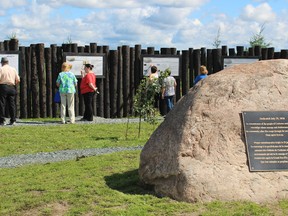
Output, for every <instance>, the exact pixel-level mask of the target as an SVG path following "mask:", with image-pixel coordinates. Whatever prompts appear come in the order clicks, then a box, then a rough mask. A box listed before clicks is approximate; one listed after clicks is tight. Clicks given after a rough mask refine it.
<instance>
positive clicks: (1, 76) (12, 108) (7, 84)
mask: <svg viewBox="0 0 288 216" xmlns="http://www.w3.org/2000/svg"><path fill="white" fill-rule="evenodd" d="M1 65H2V67H1V68H0V126H3V125H5V108H6V102H7V103H8V108H9V114H10V124H9V125H14V124H15V122H16V100H15V98H16V94H17V91H16V85H17V84H18V83H19V82H20V77H19V75H18V73H17V71H16V69H15V68H13V67H11V66H10V65H9V60H8V58H7V57H3V58H2V59H1Z"/></svg>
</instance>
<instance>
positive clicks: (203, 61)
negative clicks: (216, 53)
mask: <svg viewBox="0 0 288 216" xmlns="http://www.w3.org/2000/svg"><path fill="white" fill-rule="evenodd" d="M200 55H201V65H205V66H206V65H207V56H206V48H204V47H202V48H201V50H200Z"/></svg>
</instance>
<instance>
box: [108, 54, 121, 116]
mask: <svg viewBox="0 0 288 216" xmlns="http://www.w3.org/2000/svg"><path fill="white" fill-rule="evenodd" d="M109 56H110V58H109V66H110V74H109V76H110V77H109V79H110V89H109V90H110V102H111V105H110V107H111V109H110V116H111V117H112V118H116V117H117V98H118V93H117V89H118V87H117V84H118V59H119V58H118V50H111V51H110V54H109Z"/></svg>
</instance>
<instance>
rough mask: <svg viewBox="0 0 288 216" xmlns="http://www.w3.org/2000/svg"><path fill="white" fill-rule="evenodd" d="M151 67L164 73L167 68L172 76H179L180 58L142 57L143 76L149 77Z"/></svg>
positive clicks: (167, 56)
mask: <svg viewBox="0 0 288 216" xmlns="http://www.w3.org/2000/svg"><path fill="white" fill-rule="evenodd" d="M153 65H155V66H156V67H157V69H158V71H165V70H166V69H167V68H170V70H171V75H172V76H174V77H179V76H180V56H175V55H173V56H169V55H162V56H161V55H143V56H142V69H143V76H149V75H150V74H151V67H152V66H153Z"/></svg>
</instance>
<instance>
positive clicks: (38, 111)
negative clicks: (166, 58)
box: [0, 39, 288, 118]
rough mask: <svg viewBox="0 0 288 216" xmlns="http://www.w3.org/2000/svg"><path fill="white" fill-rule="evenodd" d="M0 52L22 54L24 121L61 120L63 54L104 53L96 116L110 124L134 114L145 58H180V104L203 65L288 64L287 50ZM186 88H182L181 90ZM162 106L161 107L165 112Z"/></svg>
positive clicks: (36, 48) (2, 46) (8, 43)
mask: <svg viewBox="0 0 288 216" xmlns="http://www.w3.org/2000/svg"><path fill="white" fill-rule="evenodd" d="M0 51H19V52H20V68H21V73H20V77H21V83H20V86H18V93H19V94H18V97H17V107H18V113H17V116H18V117H20V118H45V117H57V116H59V114H58V111H57V110H58V109H59V107H58V105H57V104H55V103H54V102H53V97H54V94H55V91H56V86H55V81H56V78H57V76H58V73H59V72H60V70H61V65H62V63H63V53H64V52H69V53H75V54H77V53H79V54H81V53H101V54H105V56H106V60H107V61H106V65H105V67H104V68H105V71H104V76H105V78H97V87H98V89H99V92H100V94H99V95H97V96H96V95H95V100H94V101H95V103H94V106H93V107H94V115H96V116H100V117H105V118H122V117H127V116H128V115H130V114H131V113H132V109H133V97H134V94H135V91H136V88H137V86H138V85H139V83H140V80H141V78H142V71H141V55H142V54H151V55H170V56H171V55H181V62H180V65H181V71H180V76H179V78H177V83H179V85H178V86H177V91H176V92H177V93H176V101H177V100H179V99H180V98H181V97H182V96H184V95H185V94H187V92H188V90H189V89H190V88H191V87H192V86H193V81H194V78H195V76H196V75H197V74H198V73H199V68H200V66H201V65H206V66H207V68H208V71H209V74H212V73H216V72H218V71H220V70H222V68H223V65H222V64H223V63H222V57H223V56H224V57H225V56H229V57H234V56H247V57H255V56H257V57H259V58H260V59H261V60H266V59H278V58H284V59H287V58H288V50H281V51H280V52H275V51H274V48H273V47H271V48H261V47H258V46H256V47H253V48H249V49H248V50H245V49H244V47H242V46H237V47H236V49H235V48H228V47H227V46H222V47H221V48H220V49H206V48H201V49H193V48H189V49H187V50H182V51H179V50H176V48H161V49H160V50H155V48H154V47H148V48H147V49H142V47H141V45H135V46H134V47H129V46H127V45H124V46H121V47H120V46H119V47H118V48H117V50H109V46H97V44H96V43H90V45H86V46H78V45H77V44H73V43H72V44H62V46H57V45H55V44H52V45H50V47H48V48H47V47H45V46H44V44H42V43H40V44H32V45H30V46H29V47H24V46H19V42H18V40H17V39H11V40H5V41H4V42H0ZM80 81H81V80H80V79H79V80H78V82H79V85H78V90H77V93H76V97H75V114H76V116H79V115H80V116H81V115H83V112H84V102H83V98H82V96H81V94H80V91H79V86H80ZM180 83H181V85H180ZM163 104H164V103H163V102H162V104H161V103H160V106H161V107H162V114H163V113H164V114H165V111H163V110H164V109H163Z"/></svg>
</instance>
